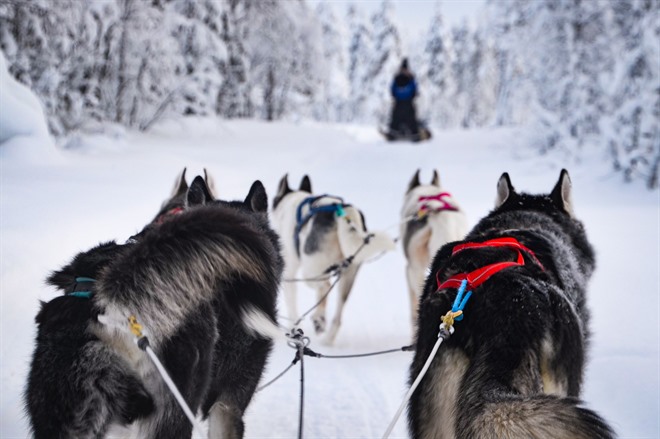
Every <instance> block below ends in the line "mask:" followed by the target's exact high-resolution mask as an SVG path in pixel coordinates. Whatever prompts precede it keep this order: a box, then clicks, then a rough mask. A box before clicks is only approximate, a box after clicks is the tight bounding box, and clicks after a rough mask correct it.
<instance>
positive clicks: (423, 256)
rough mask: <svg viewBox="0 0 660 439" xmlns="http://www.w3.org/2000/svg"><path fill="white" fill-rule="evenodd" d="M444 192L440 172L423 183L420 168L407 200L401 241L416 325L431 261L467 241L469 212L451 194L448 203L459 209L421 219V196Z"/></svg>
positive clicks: (432, 204)
mask: <svg viewBox="0 0 660 439" xmlns="http://www.w3.org/2000/svg"><path fill="white" fill-rule="evenodd" d="M443 192H444V190H443V189H442V186H441V184H440V177H439V176H438V171H437V170H433V178H432V179H431V182H430V183H429V184H421V183H420V181H419V169H418V170H417V172H416V173H415V175H413V177H412V179H411V180H410V183H409V184H408V189H407V190H406V194H405V196H404V198H403V207H402V209H401V219H402V222H401V238H402V240H401V242H402V245H403V253H404V254H405V256H406V280H407V281H408V295H409V296H410V312H411V321H412V324H413V326H414V325H415V324H416V322H417V308H418V306H419V297H420V296H421V295H422V288H423V286H424V279H425V278H426V274H427V271H428V269H429V266H430V264H431V258H432V257H433V256H434V255H435V253H436V252H437V251H438V250H439V249H440V247H442V246H443V245H444V244H446V243H448V242H451V241H458V240H459V239H463V237H465V234H466V233H467V232H468V225H467V217H466V216H465V212H463V210H462V209H461V207H460V206H459V205H458V203H457V202H456V200H455V199H454V198H453V197H452V196H450V195H449V196H447V197H446V198H444V200H445V201H446V202H447V203H448V204H449V205H451V206H452V207H453V208H455V209H456V210H440V211H433V210H432V211H430V212H429V213H427V214H425V215H423V216H421V217H420V216H417V213H418V212H419V210H420V202H419V198H420V197H425V196H435V195H438V194H441V193H443ZM427 204H428V206H429V207H430V208H431V209H438V208H439V207H440V204H441V203H440V202H438V201H429V202H427Z"/></svg>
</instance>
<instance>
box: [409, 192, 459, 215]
mask: <svg viewBox="0 0 660 439" xmlns="http://www.w3.org/2000/svg"><path fill="white" fill-rule="evenodd" d="M445 197H451V194H450V193H449V192H440V193H439V194H438V195H430V196H424V197H419V198H418V199H417V202H418V203H421V206H420V208H419V212H420V213H426V212H427V211H429V210H432V211H433V212H440V211H441V210H452V211H457V210H458V208H457V207H456V206H454V205H452V204H450V203H449V202H448V201H447V200H445V199H444V198H445ZM427 201H437V202H439V203H440V206H438V207H436V208H434V209H431V208H430V207H429V204H428V203H427Z"/></svg>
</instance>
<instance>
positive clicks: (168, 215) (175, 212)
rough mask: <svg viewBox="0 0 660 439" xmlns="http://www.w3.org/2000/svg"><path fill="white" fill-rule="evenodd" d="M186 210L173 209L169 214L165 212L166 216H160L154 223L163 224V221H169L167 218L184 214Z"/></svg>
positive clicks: (180, 208)
mask: <svg viewBox="0 0 660 439" xmlns="http://www.w3.org/2000/svg"><path fill="white" fill-rule="evenodd" d="M184 210H185V209H184V208H183V207H173V208H172V209H170V210H168V211H167V212H165V213H164V214H162V215H161V216H159V217H158V219H156V221H154V222H155V223H156V224H162V223H163V221H165V219H167V217H170V216H172V215H178V214H180V213H183V211H184Z"/></svg>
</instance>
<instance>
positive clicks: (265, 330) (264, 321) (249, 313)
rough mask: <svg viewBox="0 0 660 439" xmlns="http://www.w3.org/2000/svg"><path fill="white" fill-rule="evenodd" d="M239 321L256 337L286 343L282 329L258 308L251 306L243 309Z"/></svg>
mask: <svg viewBox="0 0 660 439" xmlns="http://www.w3.org/2000/svg"><path fill="white" fill-rule="evenodd" d="M241 320H242V321H243V324H244V325H245V327H246V328H247V329H248V330H249V331H251V332H252V333H254V334H256V335H259V336H261V337H264V338H270V339H273V340H284V341H286V335H285V333H284V331H283V330H282V328H280V327H279V326H278V325H277V323H275V322H274V321H273V320H272V319H271V318H270V317H269V316H268V315H267V314H266V313H265V312H263V311H262V310H260V309H259V308H256V307H253V306H251V307H247V308H244V309H243V315H242V317H241Z"/></svg>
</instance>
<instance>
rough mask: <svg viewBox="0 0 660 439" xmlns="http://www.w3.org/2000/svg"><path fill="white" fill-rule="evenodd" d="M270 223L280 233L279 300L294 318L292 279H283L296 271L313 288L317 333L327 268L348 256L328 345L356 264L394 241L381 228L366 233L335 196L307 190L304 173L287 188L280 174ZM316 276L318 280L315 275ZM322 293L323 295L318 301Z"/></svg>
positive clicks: (356, 213)
mask: <svg viewBox="0 0 660 439" xmlns="http://www.w3.org/2000/svg"><path fill="white" fill-rule="evenodd" d="M272 213H273V215H272V220H273V227H274V228H275V230H276V231H277V233H278V234H279V235H280V239H281V242H282V251H283V255H284V261H285V265H284V282H283V286H282V288H283V292H284V299H285V303H286V306H287V310H288V317H289V319H291V320H293V321H295V320H296V319H297V318H298V308H297V305H296V284H295V283H294V282H287V280H288V279H289V280H290V279H293V278H295V277H296V275H297V273H298V271H299V270H300V272H301V276H300V277H301V278H302V279H306V284H307V285H308V286H309V287H310V288H312V289H314V290H316V294H317V299H318V300H319V301H320V304H319V306H318V307H317V308H316V309H315V310H314V314H313V317H312V319H313V322H314V328H315V330H316V332H319V333H320V332H324V331H325V330H326V320H325V315H326V302H327V301H326V299H325V298H324V296H325V295H326V294H327V292H328V291H329V289H330V286H331V284H330V280H329V279H328V278H327V276H324V274H325V272H326V269H328V268H329V267H332V266H334V265H336V264H340V263H342V262H343V261H345V260H346V258H349V257H350V258H351V260H352V262H351V263H350V264H349V265H348V266H347V267H346V268H345V269H343V271H342V272H341V276H340V278H339V281H338V282H337V286H338V289H339V293H338V300H337V310H336V312H335V315H334V317H333V319H332V324H331V325H330V328H329V329H328V330H327V331H325V336H324V338H323V340H322V341H323V342H324V343H326V344H332V343H333V342H334V340H335V337H336V336H337V332H338V331H339V327H340V326H341V316H342V311H343V309H344V305H345V304H346V300H347V299H348V296H349V294H350V292H351V289H352V287H353V283H354V282H355V277H356V275H357V272H358V270H359V269H360V266H361V264H362V263H363V262H364V261H366V260H367V259H369V258H371V257H373V256H374V255H377V254H380V253H382V252H385V251H390V250H393V249H394V241H393V240H392V239H391V238H389V237H388V236H387V235H386V234H385V233H382V232H372V233H369V231H368V230H367V226H366V224H365V220H364V215H363V214H362V212H361V211H360V210H358V209H357V208H356V207H354V206H352V205H350V204H346V203H344V201H343V200H342V199H341V198H339V197H337V196H334V195H318V196H314V195H312V184H311V181H310V179H309V177H308V176H307V175H305V176H304V177H303V178H302V180H301V182H300V186H299V188H298V189H297V190H292V189H291V188H290V187H289V182H288V177H287V175H285V176H284V177H282V179H281V180H280V182H279V186H278V190H277V195H276V196H275V198H274V199H273V211H272ZM318 278H321V279H318ZM322 298H323V300H321V299H322Z"/></svg>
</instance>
